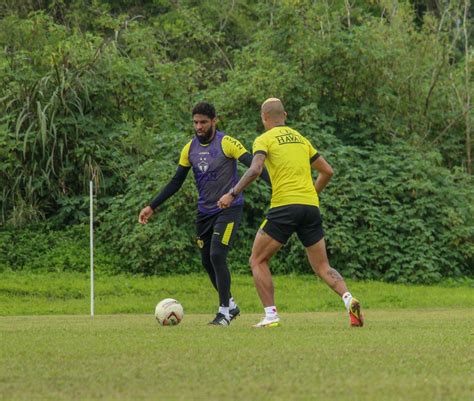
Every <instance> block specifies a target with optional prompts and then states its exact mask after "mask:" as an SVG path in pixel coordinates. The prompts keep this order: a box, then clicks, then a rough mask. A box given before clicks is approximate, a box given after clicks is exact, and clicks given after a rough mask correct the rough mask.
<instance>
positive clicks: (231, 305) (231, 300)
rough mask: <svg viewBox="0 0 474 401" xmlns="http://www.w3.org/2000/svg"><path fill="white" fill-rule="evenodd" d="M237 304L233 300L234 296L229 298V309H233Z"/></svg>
mask: <svg viewBox="0 0 474 401" xmlns="http://www.w3.org/2000/svg"><path fill="white" fill-rule="evenodd" d="M236 306H237V304H236V303H235V301H234V297H232V298H230V299H229V309H234V308H235V307H236Z"/></svg>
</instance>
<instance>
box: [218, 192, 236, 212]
mask: <svg viewBox="0 0 474 401" xmlns="http://www.w3.org/2000/svg"><path fill="white" fill-rule="evenodd" d="M233 200H234V196H233V195H232V194H230V193H227V194H225V195H222V196H221V198H220V199H219V200H218V201H217V206H219V208H220V209H225V208H228V207H229V206H230V204H231V203H232V201H233Z"/></svg>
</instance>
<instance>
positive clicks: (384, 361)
mask: <svg viewBox="0 0 474 401" xmlns="http://www.w3.org/2000/svg"><path fill="white" fill-rule="evenodd" d="M206 280H207V279H206V278H205V277H203V276H190V277H186V278H185V277H167V278H152V279H143V278H131V277H109V278H105V277H103V278H98V282H97V300H96V302H97V312H98V315H96V316H95V317H94V318H93V319H92V318H90V317H89V316H86V314H87V313H88V311H89V310H88V289H87V286H86V288H85V289H82V287H84V285H85V284H87V280H86V277H85V276H83V275H80V274H76V275H74V274H71V275H65V276H64V275H59V274H45V275H34V276H32V275H26V274H20V275H13V274H11V273H9V274H3V275H0V307H1V310H0V312H1V313H0V314H1V315H2V316H1V317H0V339H1V341H0V360H1V364H0V400H5V401H7V400H8V401H10V400H12V401H14V400H328V401H332V400H338V401H341V400H364V401H371V400H377V401H380V400H400V401H401V400H403V401H406V400H449V401H452V400H466V401H467V400H469V401H471V400H472V399H473V394H474V382H473V373H474V370H473V366H474V358H473V351H472V349H473V345H474V344H473V343H474V330H473V327H474V313H473V309H472V307H473V303H474V299H473V297H472V295H473V290H472V288H470V287H469V286H460V287H439V286H438V287H420V286H413V287H409V286H396V285H388V284H382V283H351V287H352V291H353V292H354V293H357V295H358V296H360V298H361V300H362V301H363V305H364V306H366V308H365V314H366V322H367V324H366V327H364V328H362V329H351V328H349V327H348V318H347V316H346V314H345V313H344V311H343V307H342V303H341V301H340V300H339V299H338V298H337V297H336V296H335V295H334V294H332V293H331V292H330V291H328V290H327V289H326V288H325V287H324V285H323V284H321V283H320V282H317V281H316V280H315V279H314V278H312V277H290V278H286V277H277V278H276V280H275V282H276V286H277V291H278V292H279V293H280V295H279V296H278V297H279V298H280V300H281V302H280V303H279V305H280V310H281V312H282V323H283V324H282V327H280V328H274V329H261V330H258V329H252V328H251V327H250V326H251V325H252V324H253V323H255V322H256V321H257V320H258V319H259V318H260V317H261V312H260V306H259V304H258V300H257V299H256V296H255V294H254V290H253V285H252V282H251V278H250V277H236V278H235V280H234V282H235V284H236V285H235V293H236V296H237V295H238V298H239V299H240V304H241V306H242V309H243V312H244V313H243V314H242V316H241V317H239V318H238V319H237V320H236V321H235V322H234V323H233V324H232V325H231V326H230V327H229V328H222V327H209V326H207V325H206V322H207V321H208V320H210V319H211V317H212V315H211V312H213V311H214V308H213V306H212V304H213V303H214V302H215V300H214V298H215V296H214V294H213V293H212V291H210V290H209V289H208V288H207V281H206ZM125 283H128V289H126V290H124V289H123V288H127V287H126V286H125ZM35 289H36V291H35ZM74 289H76V290H74ZM114 289H115V290H114ZM172 295H174V296H176V297H177V298H178V299H180V300H181V301H182V303H183V304H184V306H185V310H186V315H185V318H184V320H183V322H182V323H181V324H180V325H179V326H177V327H160V326H158V325H157V323H156V322H155V321H154V318H153V315H152V309H153V306H154V304H155V303H156V302H157V301H158V300H159V299H161V298H163V297H165V296H172ZM178 295H179V296H178ZM247 298H248V299H247ZM307 298H310V299H309V300H308V299H307ZM127 303H130V304H133V305H131V306H129V308H131V310H132V311H133V310H134V311H135V312H134V313H126V314H125V313H123V312H124V311H126V310H127V308H126V307H125V305H126V304H127ZM114 304H116V305H117V306H116V307H115V309H114V306H113V305H114ZM127 311H129V310H127ZM21 312H23V313H21ZM120 312H122V313H120ZM199 312H201V313H199ZM203 312H205V313H203ZM255 312H257V313H255ZM112 313H115V314H112ZM74 314H75V315H74ZM81 314H82V315H81ZM27 315H36V316H27ZM38 315H40V316H38Z"/></svg>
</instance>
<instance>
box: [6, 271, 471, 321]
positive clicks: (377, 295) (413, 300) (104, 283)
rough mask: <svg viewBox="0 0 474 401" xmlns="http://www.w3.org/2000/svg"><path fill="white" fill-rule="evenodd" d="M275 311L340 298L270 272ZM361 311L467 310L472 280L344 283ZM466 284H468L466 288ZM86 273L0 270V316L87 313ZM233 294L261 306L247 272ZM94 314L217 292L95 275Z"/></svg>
mask: <svg viewBox="0 0 474 401" xmlns="http://www.w3.org/2000/svg"><path fill="white" fill-rule="evenodd" d="M274 282H275V288H276V303H277V306H278V308H279V310H280V311H281V312H314V311H340V310H341V308H342V302H341V300H340V299H339V298H338V297H337V296H336V295H335V294H334V293H333V292H332V291H331V290H330V289H329V288H328V287H327V286H326V285H325V284H324V283H323V282H321V280H319V279H316V278H314V277H313V276H276V277H274ZM347 283H348V286H349V289H350V290H351V292H352V293H353V294H354V296H356V297H358V298H359V299H360V300H361V301H362V302H363V306H364V308H365V309H373V308H384V309H387V308H390V309H404V308H449V307H459V308H472V307H474V296H473V288H472V282H468V283H467V284H465V285H460V286H454V287H453V286H450V287H443V286H430V287H426V286H407V285H395V284H386V283H380V282H352V281H350V280H348V281H347ZM470 285H471V286H470ZM89 288H90V284H89V277H88V275H86V274H81V273H43V274H31V273H1V274H0V316H7V315H8V316H11V315H37V314H48V315H49V314H67V315H70V314H89V310H90V306H89V302H90V301H89V298H90V295H89V294H90V293H89ZM233 294H234V296H235V298H236V300H237V302H238V303H239V305H240V307H241V309H242V310H243V311H244V312H245V313H250V312H254V313H260V312H261V310H262V308H261V305H260V301H259V299H258V297H257V294H256V292H255V288H254V285H253V280H252V277H251V276H238V275H237V276H234V277H233ZM95 295H96V297H95V306H96V313H97V314H114V313H150V312H151V311H152V310H153V309H154V306H155V305H156V304H157V303H158V301H159V300H161V299H163V298H167V297H172V298H176V299H178V300H179V301H180V302H181V303H182V304H183V306H184V309H185V311H186V312H187V313H213V312H215V309H216V305H217V294H216V292H215V291H214V289H213V288H212V287H211V284H210V283H209V279H208V278H207V276H204V275H197V274H193V275H186V276H166V277H155V276H154V277H136V276H125V275H121V276H104V275H97V276H96V280H95Z"/></svg>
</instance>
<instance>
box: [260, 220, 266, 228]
mask: <svg viewBox="0 0 474 401" xmlns="http://www.w3.org/2000/svg"><path fill="white" fill-rule="evenodd" d="M266 224H267V219H265V220H263V223H262V224H260V229H262V228H263V227H265V225H266Z"/></svg>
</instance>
